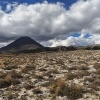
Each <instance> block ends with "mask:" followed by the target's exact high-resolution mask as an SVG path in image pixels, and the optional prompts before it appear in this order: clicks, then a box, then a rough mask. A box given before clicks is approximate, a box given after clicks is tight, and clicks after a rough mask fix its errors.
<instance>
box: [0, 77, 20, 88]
mask: <svg viewBox="0 0 100 100" xmlns="http://www.w3.org/2000/svg"><path fill="white" fill-rule="evenodd" d="M16 84H20V81H19V80H17V79H14V78H12V76H11V75H8V76H6V77H5V78H4V79H1V80H0V88H6V87H9V86H10V85H16Z"/></svg>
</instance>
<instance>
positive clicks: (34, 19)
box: [0, 0, 100, 46]
mask: <svg viewBox="0 0 100 100" xmlns="http://www.w3.org/2000/svg"><path fill="white" fill-rule="evenodd" d="M99 9H100V0H79V1H77V2H76V3H74V4H72V5H71V7H70V8H69V9H66V8H65V7H64V4H62V3H60V2H58V3H55V4H53V3H48V2H43V3H36V4H26V3H25V4H16V3H14V4H8V5H7V9H6V11H8V12H6V11H3V10H2V9H0V42H6V41H10V40H14V39H16V38H18V37H20V36H30V37H32V38H33V39H35V40H37V41H39V42H41V43H42V44H45V45H51V46H53V45H55V44H56V45H57V44H61V45H66V46H67V45H72V44H76V45H80V44H79V41H82V42H80V43H81V44H86V43H92V41H91V39H90V38H89V39H86V38H81V37H68V38H66V37H67V36H68V35H69V34H71V33H82V32H83V31H84V32H85V33H91V34H93V35H94V34H96V35H99V34H100V13H99ZM9 11H10V12H9ZM96 35H95V36H96ZM92 40H94V39H92ZM97 40H98V39H97ZM45 41H46V43H44V42H45ZM51 41H53V42H51ZM56 41H58V42H56ZM66 41H67V42H66ZM75 41H76V42H75ZM89 41H90V42H89ZM94 41H96V39H95V40H94ZM65 42H66V43H65ZM47 43H48V44H47Z"/></svg>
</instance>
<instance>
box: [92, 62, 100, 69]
mask: <svg viewBox="0 0 100 100" xmlns="http://www.w3.org/2000/svg"><path fill="white" fill-rule="evenodd" d="M93 66H94V68H95V69H97V70H98V69H99V68H100V63H98V62H95V63H94V65H93Z"/></svg>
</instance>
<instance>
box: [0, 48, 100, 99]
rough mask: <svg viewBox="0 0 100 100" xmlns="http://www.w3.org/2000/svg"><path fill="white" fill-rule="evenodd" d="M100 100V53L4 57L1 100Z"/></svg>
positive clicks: (1, 61)
mask: <svg viewBox="0 0 100 100" xmlns="http://www.w3.org/2000/svg"><path fill="white" fill-rule="evenodd" d="M3 98H4V100H6V99H8V100H100V50H75V51H63V52H62V51H58V52H41V53H27V54H22V53H21V54H1V55H0V100H3Z"/></svg>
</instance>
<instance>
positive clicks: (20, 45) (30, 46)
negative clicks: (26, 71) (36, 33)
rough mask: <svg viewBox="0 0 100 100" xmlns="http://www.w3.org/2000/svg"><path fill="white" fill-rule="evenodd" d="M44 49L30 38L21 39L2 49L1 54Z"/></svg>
mask: <svg viewBox="0 0 100 100" xmlns="http://www.w3.org/2000/svg"><path fill="white" fill-rule="evenodd" d="M36 49H44V47H43V46H42V45H41V44H39V43H38V42H36V41H34V40H33V39H32V38H30V37H28V36H24V37H20V38H18V39H17V40H15V41H14V42H12V43H10V44H9V45H7V46H5V47H3V48H1V49H0V51H1V52H5V51H6V52H8V51H13V52H16V51H20V50H36Z"/></svg>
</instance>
